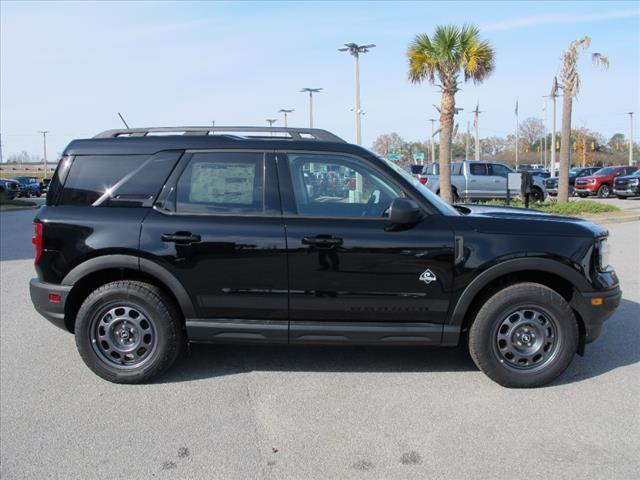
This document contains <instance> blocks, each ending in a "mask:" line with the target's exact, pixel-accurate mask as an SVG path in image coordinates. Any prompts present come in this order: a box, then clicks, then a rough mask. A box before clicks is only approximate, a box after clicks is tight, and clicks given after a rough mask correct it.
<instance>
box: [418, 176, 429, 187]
mask: <svg viewBox="0 0 640 480" xmlns="http://www.w3.org/2000/svg"><path fill="white" fill-rule="evenodd" d="M418 180H419V181H420V183H421V184H423V185H426V184H427V182H428V181H429V179H428V178H427V177H420V178H418Z"/></svg>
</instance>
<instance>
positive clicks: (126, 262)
mask: <svg viewBox="0 0 640 480" xmlns="http://www.w3.org/2000/svg"><path fill="white" fill-rule="evenodd" d="M114 268H116V269H117V268H126V269H129V270H137V271H140V272H143V273H146V274H148V275H151V276H152V277H154V278H157V279H158V281H160V282H162V283H163V284H164V285H166V286H167V288H168V289H169V290H170V291H171V293H173V295H175V297H176V299H177V300H178V304H179V306H180V309H181V310H182V313H183V314H184V316H185V317H187V318H192V317H195V316H196V315H195V308H194V306H193V302H192V300H191V297H190V296H189V294H188V293H187V291H186V290H185V288H184V286H183V285H182V283H180V281H179V280H178V279H177V278H176V277H175V276H174V275H173V274H172V273H171V272H169V271H168V270H167V269H166V268H164V267H162V266H160V265H158V264H157V263H156V262H153V261H151V260H148V259H145V258H139V257H136V256H134V255H122V254H117V255H102V256H100V257H94V258H90V259H89V260H87V261H85V262H83V263H81V264H79V265H77V266H76V267H74V268H73V269H72V270H71V271H70V272H69V273H67V275H66V276H65V277H64V278H63V279H62V282H61V284H62V285H70V286H73V285H75V284H76V283H78V282H79V281H80V280H82V279H83V278H84V277H86V276H87V275H90V274H92V273H95V272H99V271H100V270H107V269H109V270H111V269H114Z"/></svg>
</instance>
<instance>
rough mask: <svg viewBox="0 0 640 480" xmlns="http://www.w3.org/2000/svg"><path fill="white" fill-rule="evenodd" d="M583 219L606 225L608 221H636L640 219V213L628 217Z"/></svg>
mask: <svg viewBox="0 0 640 480" xmlns="http://www.w3.org/2000/svg"><path fill="white" fill-rule="evenodd" d="M583 220H587V221H589V222H593V223H598V224H603V225H606V224H608V223H627V222H636V221H638V220H640V215H630V216H628V217H611V218H602V219H599V218H583Z"/></svg>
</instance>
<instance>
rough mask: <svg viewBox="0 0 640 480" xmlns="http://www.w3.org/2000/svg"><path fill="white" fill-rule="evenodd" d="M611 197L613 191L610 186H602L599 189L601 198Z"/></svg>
mask: <svg viewBox="0 0 640 480" xmlns="http://www.w3.org/2000/svg"><path fill="white" fill-rule="evenodd" d="M610 196H611V189H610V188H609V185H602V186H601V187H600V188H599V189H598V197H599V198H609V197H610Z"/></svg>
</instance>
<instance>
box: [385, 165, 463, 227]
mask: <svg viewBox="0 0 640 480" xmlns="http://www.w3.org/2000/svg"><path fill="white" fill-rule="evenodd" d="M382 161H383V162H384V163H386V164H387V165H389V166H390V167H391V168H392V169H393V170H394V171H396V172H398V173H399V174H400V175H402V177H403V178H404V179H405V180H406V181H407V182H409V183H411V185H413V186H414V187H416V190H418V192H420V194H421V195H422V196H423V197H424V198H426V199H427V200H428V201H429V203H431V204H432V205H433V206H434V207H435V208H436V209H438V211H439V212H440V213H442V214H443V215H456V216H457V215H460V213H459V212H458V211H457V210H456V209H455V208H453V207H452V206H451V205H449V204H448V203H447V202H445V201H444V200H442V199H441V198H440V197H439V196H437V195H436V194H435V193H433V192H432V191H431V190H429V189H428V188H427V187H425V186H424V185H422V184H421V183H420V182H419V181H418V180H416V178H415V177H413V176H411V175H410V174H409V173H407V172H406V171H405V170H403V169H402V168H400V167H399V166H398V165H396V164H395V163H393V162H392V161H390V160H386V159H384V158H383V159H382Z"/></svg>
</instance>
